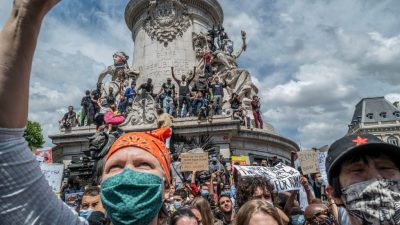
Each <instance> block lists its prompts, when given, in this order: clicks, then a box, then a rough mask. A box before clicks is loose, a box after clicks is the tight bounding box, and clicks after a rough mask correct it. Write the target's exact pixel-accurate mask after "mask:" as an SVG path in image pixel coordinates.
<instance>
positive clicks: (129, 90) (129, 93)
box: [124, 87, 136, 98]
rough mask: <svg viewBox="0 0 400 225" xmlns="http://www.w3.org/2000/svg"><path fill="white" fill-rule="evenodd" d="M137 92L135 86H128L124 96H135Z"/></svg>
mask: <svg viewBox="0 0 400 225" xmlns="http://www.w3.org/2000/svg"><path fill="white" fill-rule="evenodd" d="M135 94H136V90H135V88H131V87H128V88H127V89H126V90H125V94H124V96H125V97H126V98H133V96H134V95H135Z"/></svg>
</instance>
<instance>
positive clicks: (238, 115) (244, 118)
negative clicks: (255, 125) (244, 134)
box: [233, 106, 250, 129]
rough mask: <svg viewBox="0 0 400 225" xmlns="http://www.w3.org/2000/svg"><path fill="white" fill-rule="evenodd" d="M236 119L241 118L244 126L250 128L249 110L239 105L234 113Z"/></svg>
mask: <svg viewBox="0 0 400 225" xmlns="http://www.w3.org/2000/svg"><path fill="white" fill-rule="evenodd" d="M233 119H234V120H240V124H241V125H242V126H245V127H247V128H248V129H250V117H248V116H247V110H246V109H244V108H243V107H242V106H239V108H238V110H237V111H235V112H234V113H233Z"/></svg>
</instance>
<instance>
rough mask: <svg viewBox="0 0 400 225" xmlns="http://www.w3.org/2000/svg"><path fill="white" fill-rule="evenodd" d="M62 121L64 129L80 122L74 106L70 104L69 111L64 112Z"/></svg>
mask: <svg viewBox="0 0 400 225" xmlns="http://www.w3.org/2000/svg"><path fill="white" fill-rule="evenodd" d="M60 123H61V126H62V127H63V128H64V129H71V128H72V127H75V126H76V125H77V124H78V123H79V122H78V119H77V118H76V113H75V112H74V107H73V106H68V112H67V113H65V114H64V116H63V118H62V119H61V121H60Z"/></svg>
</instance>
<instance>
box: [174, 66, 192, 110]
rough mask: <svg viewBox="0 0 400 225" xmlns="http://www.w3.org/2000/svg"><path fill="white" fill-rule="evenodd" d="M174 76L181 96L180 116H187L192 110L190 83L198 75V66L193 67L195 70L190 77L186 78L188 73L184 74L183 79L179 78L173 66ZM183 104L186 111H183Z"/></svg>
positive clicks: (179, 101) (179, 103) (179, 104)
mask: <svg viewBox="0 0 400 225" xmlns="http://www.w3.org/2000/svg"><path fill="white" fill-rule="evenodd" d="M171 73H172V78H174V80H175V82H176V83H177V84H178V87H179V93H178V94H179V97H178V113H177V114H178V117H185V116H186V115H187V114H188V113H189V112H190V105H191V102H190V88H189V85H190V83H191V82H192V80H193V79H194V77H195V75H196V67H194V68H193V72H192V71H191V72H190V73H189V77H188V78H186V75H184V74H183V75H182V79H181V80H178V79H177V78H176V76H175V73H174V67H171ZM183 105H185V107H186V111H185V112H184V111H183Z"/></svg>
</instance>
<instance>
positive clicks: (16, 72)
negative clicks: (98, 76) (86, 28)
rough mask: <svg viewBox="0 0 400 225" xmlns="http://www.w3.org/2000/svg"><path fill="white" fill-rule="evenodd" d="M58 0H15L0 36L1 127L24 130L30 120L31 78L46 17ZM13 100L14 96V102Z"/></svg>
mask: <svg viewBox="0 0 400 225" xmlns="http://www.w3.org/2000/svg"><path fill="white" fill-rule="evenodd" d="M57 2H58V0H31V1H28V0H15V1H14V7H13V9H12V13H11V15H10V17H9V18H8V20H7V22H6V24H5V26H4V27H3V29H2V31H1V33H0V104H1V105H2V106H12V107H1V113H0V127H5V128H22V127H24V126H25V125H26V122H27V117H28V99H29V77H30V73H31V68H32V59H33V54H34V52H35V48H36V42H37V38H38V35H39V31H40V26H41V24H42V20H43V17H44V16H45V15H46V14H47V12H48V11H49V10H50V9H51V8H52V7H53V6H54V5H55V4H57ZM10 96H13V97H12V98H11V97H10Z"/></svg>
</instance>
